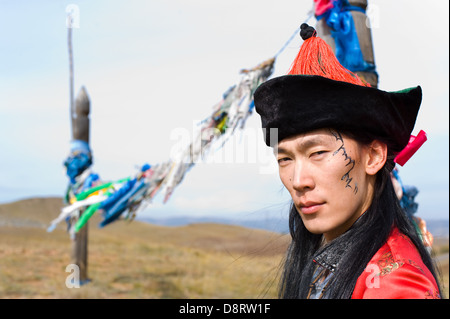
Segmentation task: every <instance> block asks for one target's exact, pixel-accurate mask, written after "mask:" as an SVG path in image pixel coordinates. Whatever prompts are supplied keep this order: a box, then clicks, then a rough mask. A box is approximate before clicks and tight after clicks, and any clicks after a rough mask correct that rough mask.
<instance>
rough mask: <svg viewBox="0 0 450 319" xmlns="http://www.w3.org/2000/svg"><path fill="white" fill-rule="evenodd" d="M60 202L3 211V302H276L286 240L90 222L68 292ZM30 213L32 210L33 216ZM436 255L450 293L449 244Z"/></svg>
mask: <svg viewBox="0 0 450 319" xmlns="http://www.w3.org/2000/svg"><path fill="white" fill-rule="evenodd" d="M61 206H62V203H61V199H58V198H54V199H30V200H25V201H20V202H16V203H11V204H6V205H0V298H48V299H53V298H93V299H94V298H95V299H97V298H109V299H111V298H138V299H144V298H169V299H172V298H193V299H195V298H230V299H233V298H249V299H252V298H276V296H277V285H278V278H279V275H280V271H279V266H280V263H281V260H282V257H283V254H284V252H285V251H286V247H287V244H288V240H289V238H288V236H286V235H284V236H283V235H280V234H275V233H271V232H266V231H260V230H253V229H248V228H243V227H238V226H229V225H218V224H195V225H188V226H183V227H161V226H155V225H150V224H145V223H141V222H137V221H133V222H131V223H127V222H124V221H120V222H116V223H113V224H111V225H108V226H107V227H105V228H103V229H98V228H97V224H98V222H99V220H100V219H99V218H98V217H96V216H94V219H93V220H92V221H90V223H89V259H88V264H89V268H88V274H89V277H90V278H91V279H92V281H91V282H90V283H88V284H86V285H83V286H82V287H81V288H79V289H77V288H72V289H69V288H67V287H66V285H65V282H66V278H67V276H69V274H70V273H69V272H66V266H67V265H68V264H70V251H71V245H72V243H71V241H70V239H69V236H68V234H67V233H66V231H65V229H64V226H65V225H63V224H64V223H62V225H60V226H59V227H58V228H57V229H56V230H55V231H54V232H53V233H47V232H46V230H45V229H46V227H47V226H48V224H49V221H50V220H52V219H53V218H55V217H56V216H57V215H58V213H59V209H60V208H61ZM30 211H31V212H32V213H31V214H30ZM435 243H436V245H435V247H434V249H435V252H436V255H440V256H443V254H447V255H446V256H447V257H445V258H441V259H440V261H439V263H438V264H439V266H440V269H441V274H442V275H443V279H444V287H445V297H446V298H448V296H449V293H448V289H449V284H448V282H449V270H448V267H449V262H448V238H446V239H438V240H436V241H435Z"/></svg>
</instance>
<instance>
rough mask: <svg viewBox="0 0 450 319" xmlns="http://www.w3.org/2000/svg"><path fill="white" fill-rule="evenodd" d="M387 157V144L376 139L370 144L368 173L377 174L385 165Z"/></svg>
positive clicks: (367, 164)
mask: <svg viewBox="0 0 450 319" xmlns="http://www.w3.org/2000/svg"><path fill="white" fill-rule="evenodd" d="M386 159H387V145H386V144H384V143H382V142H380V141H378V140H375V141H373V142H372V143H370V145H369V146H368V152H367V158H366V173H367V174H369V175H375V174H376V173H378V171H379V170H380V169H381V168H382V167H383V166H384V164H385V163H386Z"/></svg>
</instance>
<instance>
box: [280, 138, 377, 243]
mask: <svg viewBox="0 0 450 319" xmlns="http://www.w3.org/2000/svg"><path fill="white" fill-rule="evenodd" d="M367 152H368V150H367V147H365V146H360V145H359V144H358V143H357V142H356V141H354V140H353V139H349V138H346V137H344V136H342V135H341V134H340V133H339V132H336V131H333V130H329V129H321V130H316V131H312V132H309V133H306V134H301V135H296V136H294V137H291V138H286V139H284V140H282V141H281V142H280V143H278V147H277V148H276V149H275V153H276V157H277V161H278V165H279V173H280V178H281V181H282V182H283V184H284V186H285V187H286V189H287V190H288V191H289V193H290V194H291V197H292V200H293V202H294V205H295V208H296V209H297V211H298V212H299V214H300V216H301V218H302V220H303V223H304V225H305V227H306V228H307V229H308V230H309V231H310V232H312V233H314V234H324V236H325V238H326V239H327V240H332V239H334V238H336V237H337V236H339V235H340V234H342V233H344V232H345V231H346V230H347V229H348V228H349V227H350V226H351V225H352V224H353V223H354V222H355V221H356V219H358V217H359V216H361V215H362V214H363V213H364V212H365V211H366V210H367V209H368V207H369V206H370V204H371V198H372V193H373V188H372V187H371V186H370V184H371V182H372V183H373V181H374V176H370V175H367V174H366V170H365V163H366V161H367Z"/></svg>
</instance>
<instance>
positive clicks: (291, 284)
mask: <svg viewBox="0 0 450 319" xmlns="http://www.w3.org/2000/svg"><path fill="white" fill-rule="evenodd" d="M341 133H342V134H343V135H344V136H347V137H350V138H353V139H355V140H356V141H358V142H359V143H361V144H365V145H367V144H368V143H369V142H371V141H372V140H374V138H371V137H370V136H368V135H367V134H360V133H361V132H360V133H358V134H352V133H350V132H342V131H341ZM383 142H385V143H386V144H387V145H388V160H387V161H386V164H385V165H384V167H383V168H382V169H381V170H380V171H379V172H378V173H377V176H376V182H375V190H374V195H373V200H372V204H371V206H370V207H369V209H368V210H367V211H366V212H365V213H364V214H363V215H362V216H361V217H360V218H359V220H358V223H357V226H356V225H354V227H352V234H351V240H352V242H353V244H352V247H353V249H350V250H348V251H346V253H345V256H343V258H342V260H341V262H340V263H339V267H338V268H337V269H336V270H335V272H334V276H333V277H332V280H333V282H332V284H331V285H330V289H329V291H328V292H327V294H328V298H333V299H349V298H351V296H352V293H353V289H354V288H355V285H356V281H357V279H358V277H359V276H360V275H361V273H362V272H363V271H364V269H365V267H366V266H367V264H368V263H369V261H370V260H371V259H372V257H373V255H375V253H376V252H377V251H378V250H379V249H380V248H381V247H382V246H383V245H384V244H385V243H386V241H387V239H388V237H389V235H390V233H391V231H392V229H393V227H394V226H396V227H397V228H398V229H399V231H400V232H401V233H403V234H404V235H406V236H408V237H409V238H410V239H411V241H412V242H413V244H414V245H415V246H416V247H417V249H418V251H419V253H420V256H421V257H422V260H423V262H424V264H425V265H426V266H427V268H428V269H429V270H430V272H431V273H432V274H433V276H434V278H435V279H436V282H437V284H438V287H439V293H441V295H442V292H441V287H440V284H439V280H438V276H437V273H438V271H437V268H436V267H435V264H434V262H433V260H432V258H431V256H430V254H429V253H428V251H427V250H426V248H425V247H424V245H423V242H422V240H421V239H420V237H419V235H418V234H417V232H416V229H415V227H414V226H413V224H412V222H411V221H410V219H409V218H408V217H407V215H406V214H405V212H404V211H403V210H402V208H401V207H400V204H399V201H398V198H397V196H396V194H395V191H394V187H393V185H392V182H391V176H390V172H391V171H392V169H393V168H394V165H395V164H394V161H393V158H394V157H393V154H392V153H391V152H390V151H389V141H388V140H386V141H383ZM289 231H290V234H291V237H292V242H291V244H290V246H289V249H288V251H287V254H286V257H285V260H284V270H283V274H282V277H281V281H280V289H279V297H280V298H306V297H307V294H308V291H309V288H310V284H311V279H312V276H313V272H314V268H315V265H314V262H313V256H314V254H315V252H316V251H317V250H318V249H319V248H320V247H321V245H322V243H323V236H322V235H321V234H313V233H311V232H309V231H308V230H307V229H306V227H305V226H304V224H303V222H302V219H301V217H300V214H299V213H298V211H297V209H296V208H295V206H294V205H293V204H291V209H290V213H289ZM335 240H336V239H335Z"/></svg>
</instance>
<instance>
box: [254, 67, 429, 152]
mask: <svg viewBox="0 0 450 319" xmlns="http://www.w3.org/2000/svg"><path fill="white" fill-rule="evenodd" d="M421 101H422V89H421V88H420V86H417V87H414V88H410V89H406V90H402V91H398V92H386V91H382V90H379V89H375V88H371V87H364V86H360V85H355V84H350V83H346V82H340V81H334V80H330V79H327V78H324V77H321V76H315V75H285V76H280V77H277V78H273V79H271V80H269V81H266V82H265V83H263V84H261V85H260V86H259V87H258V88H257V90H256V91H255V93H254V103H255V110H256V112H257V113H259V114H260V115H261V122H262V127H263V129H265V136H264V138H265V142H266V144H267V145H268V146H275V145H274V143H278V142H280V141H281V140H283V139H285V138H287V137H291V136H295V135H298V134H302V133H306V132H309V131H313V130H316V129H320V128H334V129H336V130H345V131H352V132H355V133H357V132H362V131H364V132H365V133H368V134H371V135H373V137H374V139H380V140H382V141H387V142H388V145H389V147H390V148H391V151H393V152H394V153H396V152H400V151H401V150H402V149H403V148H404V147H405V146H406V145H407V143H408V140H409V138H410V135H411V132H412V130H413V128H414V125H415V122H416V118H417V114H418V111H419V107H420V103H421ZM271 129H277V137H276V138H274V136H272V137H271ZM272 133H273V131H272Z"/></svg>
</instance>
